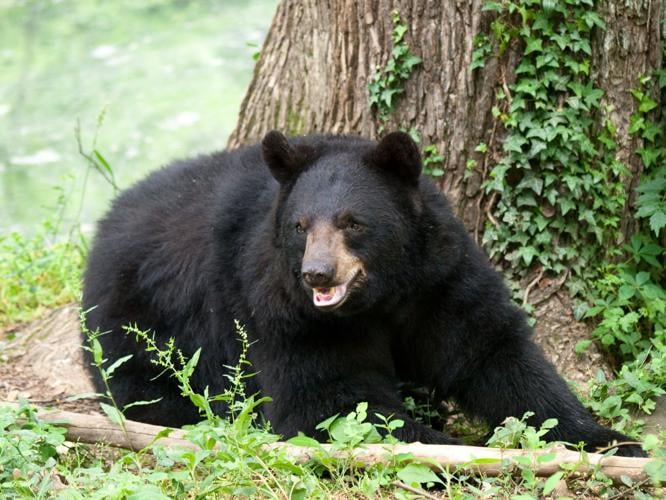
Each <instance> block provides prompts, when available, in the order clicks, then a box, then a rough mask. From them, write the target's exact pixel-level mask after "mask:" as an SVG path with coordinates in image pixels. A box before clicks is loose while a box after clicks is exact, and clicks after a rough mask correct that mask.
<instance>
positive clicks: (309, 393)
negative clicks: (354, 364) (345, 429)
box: [258, 366, 459, 444]
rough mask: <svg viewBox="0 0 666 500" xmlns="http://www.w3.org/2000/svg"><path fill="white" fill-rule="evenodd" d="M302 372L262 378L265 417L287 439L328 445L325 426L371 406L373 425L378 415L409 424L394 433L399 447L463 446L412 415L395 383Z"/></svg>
mask: <svg viewBox="0 0 666 500" xmlns="http://www.w3.org/2000/svg"><path fill="white" fill-rule="evenodd" d="M299 368H300V369H299V370H289V369H287V370H284V371H283V372H282V373H280V374H274V376H266V375H268V373H267V371H263V372H261V373H260V374H259V375H258V376H259V377H260V384H261V386H262V394H263V395H266V396H270V397H271V398H272V402H270V403H267V404H266V406H265V407H264V413H265V415H266V417H267V418H268V420H269V421H270V422H271V424H272V426H273V429H274V431H275V432H277V433H278V434H281V435H283V436H284V437H285V438H289V437H291V436H295V435H296V434H298V433H299V432H302V433H304V434H306V435H308V436H312V437H315V438H317V439H319V440H326V439H327V438H328V436H327V435H326V434H325V433H323V432H321V431H318V430H317V429H316V427H317V425H318V424H319V423H320V422H322V421H324V420H325V419H327V418H328V417H330V416H332V415H335V414H340V415H341V416H344V415H347V414H348V413H350V412H351V411H353V410H354V409H355V408H356V405H357V404H358V403H360V402H367V403H368V420H369V421H371V422H374V423H378V422H379V419H377V417H376V416H375V414H380V415H383V416H385V417H392V418H393V419H400V420H402V421H403V422H404V425H403V427H401V428H399V429H396V430H395V431H394V432H393V435H394V436H395V437H396V438H397V439H399V440H400V441H404V442H416V441H420V442H422V443H432V444H459V442H458V440H456V439H454V438H451V437H450V436H448V435H447V434H444V433H443V432H439V431H436V430H434V429H432V428H430V427H428V426H426V425H423V424H421V423H419V422H417V421H415V420H414V419H412V418H411V417H410V416H409V415H407V414H406V412H405V409H404V407H403V406H402V401H401V400H400V397H399V395H398V393H397V390H396V389H395V387H396V383H395V381H394V380H391V379H390V378H386V377H383V376H381V375H378V374H374V373H367V372H360V373H359V372H357V373H354V374H351V373H338V374H337V375H334V374H332V373H331V371H330V367H329V370H327V371H326V374H325V375H322V373H321V371H320V372H311V373H307V372H303V370H302V368H303V366H301V367H299ZM269 371H270V370H269ZM331 375H333V376H331ZM380 433H381V430H380Z"/></svg>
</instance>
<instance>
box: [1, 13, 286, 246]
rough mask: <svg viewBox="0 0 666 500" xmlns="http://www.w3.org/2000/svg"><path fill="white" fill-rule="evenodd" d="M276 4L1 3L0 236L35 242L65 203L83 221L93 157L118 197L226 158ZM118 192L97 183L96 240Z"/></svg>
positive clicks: (90, 202)
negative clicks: (179, 167)
mask: <svg viewBox="0 0 666 500" xmlns="http://www.w3.org/2000/svg"><path fill="white" fill-rule="evenodd" d="M275 6H276V0H200V1H185V0H23V1H21V0H0V233H6V232H7V231H11V230H15V231H18V232H21V233H30V232H32V230H33V229H34V228H36V227H37V226H38V225H39V224H40V222H41V221H42V220H44V219H45V218H47V217H49V215H51V213H52V212H53V211H54V210H55V209H56V208H55V207H56V206H57V205H58V196H59V195H61V194H64V195H65V197H66V198H67V199H68V200H69V203H68V205H67V212H66V214H67V218H69V219H76V218H78V217H79V216H78V212H79V202H80V200H81V192H82V186H83V183H84V177H85V175H84V174H85V171H86V161H85V159H84V158H82V157H81V156H80V155H79V154H78V148H77V142H76V139H75V133H74V129H75V126H76V122H77V119H78V120H80V123H81V135H82V138H83V144H84V147H89V146H90V142H91V140H92V137H93V135H94V132H95V128H96V123H97V118H98V116H99V115H100V112H102V110H104V109H106V113H105V118H104V121H103V124H102V126H101V129H100V131H99V137H98V140H97V149H98V150H99V151H100V152H101V153H102V154H103V155H104V157H105V158H106V160H108V162H109V164H110V165H111V167H112V168H113V170H114V172H115V176H116V180H117V184H118V186H119V187H120V188H124V187H127V186H129V185H130V184H131V183H132V182H134V181H136V180H138V179H140V178H141V177H143V176H145V174H146V173H147V172H148V171H150V170H152V169H155V168H158V167H159V166H160V165H163V164H164V163H166V162H168V161H169V160H172V159H175V158H178V157H184V156H191V155H195V154H197V153H204V152H209V151H212V150H215V149H220V148H223V147H224V145H225V142H226V138H227V136H228V135H229V133H230V132H231V130H232V129H233V127H234V125H235V122H236V118H237V114H238V110H239V107H240V102H241V100H242V98H243V95H244V92H245V89H246V87H247V85H248V84H249V81H250V78H251V74H252V68H253V66H254V58H253V56H254V55H255V54H256V53H257V52H258V51H259V48H260V46H261V43H262V42H263V38H264V36H265V34H266V31H267V30H268V26H269V24H270V21H271V18H272V15H273V12H274V9H275ZM112 196H113V190H112V189H111V187H110V186H109V184H108V183H106V182H105V181H104V180H103V179H102V177H101V176H100V175H96V174H95V173H94V172H92V173H91V175H90V178H89V180H88V183H87V184H86V192H85V198H84V199H83V201H84V203H83V205H82V210H81V214H80V220H81V222H82V224H83V229H84V230H86V231H89V230H90V228H91V225H92V222H93V221H94V220H95V219H96V218H98V217H99V216H100V215H101V214H102V213H103V212H104V210H105V209H106V208H107V207H108V203H109V200H110V199H111V197H112Z"/></svg>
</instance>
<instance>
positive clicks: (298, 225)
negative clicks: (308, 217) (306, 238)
mask: <svg viewBox="0 0 666 500" xmlns="http://www.w3.org/2000/svg"><path fill="white" fill-rule="evenodd" d="M294 229H296V232H297V233H298V234H303V233H304V232H305V228H304V227H303V224H301V223H300V222H297V223H296V224H295V225H294Z"/></svg>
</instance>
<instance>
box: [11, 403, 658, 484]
mask: <svg viewBox="0 0 666 500" xmlns="http://www.w3.org/2000/svg"><path fill="white" fill-rule="evenodd" d="M0 404H2V405H10V406H14V407H18V404H17V403H7V402H0ZM37 417H38V418H39V420H41V421H42V422H46V423H49V424H54V425H59V426H61V427H64V428H66V429H67V434H66V436H67V439H69V440H70V441H75V442H76V441H78V442H82V443H104V444H107V445H110V446H116V447H120V448H126V449H130V450H135V451H138V450H141V449H143V448H145V447H146V446H148V445H150V444H151V443H153V442H155V441H156V436H158V434H159V433H164V432H166V430H167V428H166V427H161V426H158V425H150V424H143V423H140V422H134V421H131V420H127V421H126V422H125V429H123V428H122V427H121V426H119V425H117V424H114V423H113V422H111V420H109V419H108V418H107V417H105V416H98V415H82V414H80V413H74V412H69V411H62V410H45V409H39V410H37ZM157 442H159V443H160V444H161V445H164V446H169V447H185V448H191V449H197V448H198V447H197V445H195V444H194V443H192V442H190V441H187V440H186V439H185V432H184V431H183V430H181V429H174V430H172V431H171V432H170V433H169V434H168V436H165V437H159V438H158V439H157ZM266 446H267V448H268V449H277V450H280V451H282V452H283V453H285V454H286V456H287V457H288V458H289V459H290V460H292V461H293V462H295V463H305V462H308V461H310V460H316V459H317V458H318V457H320V456H321V455H322V453H323V454H325V455H326V456H330V457H335V458H341V459H351V460H353V461H354V462H356V463H357V464H359V465H367V466H371V465H374V464H378V463H387V462H390V461H392V460H394V458H395V456H396V455H398V454H401V455H402V454H409V455H410V456H411V457H412V458H411V460H413V461H414V462H420V463H424V464H426V465H430V466H432V467H433V469H435V470H437V469H439V468H440V467H441V468H444V469H449V470H456V469H458V468H464V469H471V470H475V471H478V472H480V473H483V474H486V475H488V476H496V475H498V474H500V473H501V472H504V471H506V466H507V464H515V463H516V460H515V459H516V458H518V457H529V458H530V459H531V468H532V470H534V472H535V473H536V474H537V475H538V476H550V475H552V474H554V473H555V472H557V471H559V470H560V466H561V465H564V464H575V465H576V467H575V474H577V475H580V476H584V475H586V474H589V473H590V472H592V471H593V470H595V468H596V467H597V466H598V467H599V470H600V471H601V472H603V473H604V474H605V475H606V476H608V477H609V478H611V479H613V480H615V481H619V480H620V477H621V476H626V477H629V478H631V479H632V480H633V481H644V480H646V479H647V475H646V473H645V465H646V464H647V463H648V462H649V461H650V459H648V458H631V457H617V456H611V457H604V456H603V455H600V454H598V453H586V454H581V453H580V452H576V451H571V450H568V449H566V448H565V447H564V446H561V445H555V446H553V447H552V448H549V449H542V450H508V449H500V448H484V447H480V446H454V445H434V444H422V443H409V444H396V445H388V444H369V445H364V446H362V447H359V448H354V449H352V450H347V449H342V450H341V449H337V448H335V447H334V446H332V445H330V444H322V445H321V447H320V448H311V447H304V446H296V445H292V444H289V443H283V442H278V443H273V444H270V445H266ZM549 453H553V455H554V456H553V458H552V459H550V460H547V461H545V462H540V461H539V457H540V456H543V455H546V454H549Z"/></svg>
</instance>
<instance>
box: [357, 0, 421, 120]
mask: <svg viewBox="0 0 666 500" xmlns="http://www.w3.org/2000/svg"><path fill="white" fill-rule="evenodd" d="M391 21H392V22H393V31H392V33H391V41H392V42H393V49H392V50H391V55H390V57H389V60H388V62H387V63H386V66H384V68H382V69H378V70H377V71H376V72H375V74H374V75H373V77H372V79H371V80H370V83H369V84H368V92H369V103H370V108H371V109H375V110H376V111H377V114H378V117H379V120H380V122H381V123H382V127H383V124H384V123H385V122H386V121H387V120H388V117H389V116H390V115H391V113H393V111H394V108H395V98H396V97H397V96H399V95H400V94H402V93H403V92H404V91H405V87H404V85H405V82H406V81H407V80H409V77H410V76H411V74H412V71H414V67H415V66H417V65H419V64H421V58H420V57H418V56H415V55H414V54H412V52H411V50H410V48H409V45H407V41H406V40H405V33H407V26H406V25H405V24H404V23H403V22H402V20H401V18H400V13H399V12H398V11H397V10H394V11H393V12H392V13H391Z"/></svg>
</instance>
